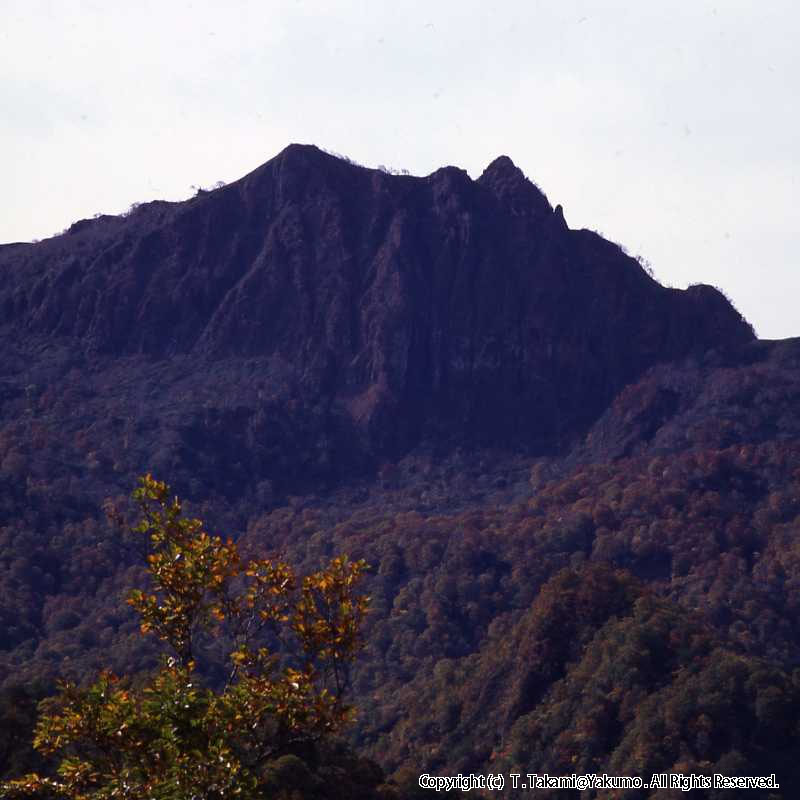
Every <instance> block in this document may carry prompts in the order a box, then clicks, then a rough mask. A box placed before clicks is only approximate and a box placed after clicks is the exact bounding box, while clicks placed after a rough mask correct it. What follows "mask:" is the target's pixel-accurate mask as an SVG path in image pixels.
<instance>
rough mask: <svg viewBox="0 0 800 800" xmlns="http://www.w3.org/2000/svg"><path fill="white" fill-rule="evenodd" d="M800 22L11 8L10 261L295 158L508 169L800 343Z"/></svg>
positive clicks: (442, 6)
mask: <svg viewBox="0 0 800 800" xmlns="http://www.w3.org/2000/svg"><path fill="white" fill-rule="evenodd" d="M799 9H800V6H798V5H797V4H796V3H794V2H789V1H788V0H786V2H783V1H778V2H772V0H759V2H738V1H737V0H718V2H716V3H714V2H704V1H703V0H688V1H683V0H672V2H669V3H665V2H655V0H637V1H636V2H601V1H598V2H579V1H578V0H552V1H551V0H542V1H541V2H536V1H535V0H522V1H521V2H501V1H500V0H493V2H489V0H482V1H481V2H471V0H458V1H457V2H449V0H448V1H447V2H435V0H428V2H402V0H393V1H392V2H391V3H389V2H381V0H371V1H370V2H333V1H332V0H326V1H325V2H322V1H320V2H304V1H303V0H291V1H288V0H287V2H272V1H271V0H258V1H257V2H246V1H239V0H227V2H224V3H223V2H207V1H204V0H194V2H170V0H159V1H158V2H147V0H135V2H131V0H126V1H125V2H117V0H94V1H93V2H89V1H88V0H52V2H43V1H42V0H0V109H2V111H0V180H2V182H3V190H2V197H3V199H2V200H0V242H8V241H20V240H22V241H24V240H30V239H32V238H44V237H46V236H49V235H52V234H54V233H56V232H58V231H59V230H61V229H63V228H64V227H66V226H68V225H69V224H70V223H71V222H73V221H75V220H77V219H81V218H84V217H88V216H92V215H93V214H95V213H97V212H106V213H118V212H120V211H123V210H124V209H125V208H127V207H128V206H129V205H130V204H131V203H133V202H135V201H144V200H150V199H155V198H165V199H179V198H184V197H187V196H189V195H191V194H193V191H192V188H191V187H192V185H201V186H210V185H211V184H213V183H215V182H216V181H219V180H224V181H230V180H234V179H236V178H238V177H240V176H241V175H243V174H245V173H247V172H249V171H250V170H252V169H254V168H255V167H257V166H258V165H259V164H261V163H262V162H264V161H266V160H267V159H269V158H271V157H272V156H273V155H275V154H276V153H277V152H278V151H280V150H281V149H283V147H285V146H286V145H287V144H288V143H290V142H306V143H313V144H317V145H319V146H321V147H324V148H326V149H328V150H332V151H336V152H340V153H343V154H346V155H348V156H349V157H351V158H353V159H354V160H356V161H358V162H360V163H362V164H365V165H367V166H376V165H378V164H385V165H388V166H391V167H394V168H405V169H408V170H410V171H411V172H412V173H414V174H427V173H429V172H432V171H433V170H434V169H436V168H437V167H439V166H443V165H446V164H455V165H457V166H460V167H463V168H465V169H466V170H467V171H468V172H469V173H470V174H471V175H472V176H473V177H477V176H478V175H479V174H480V173H481V171H482V170H483V169H484V167H485V166H486V165H487V164H488V163H489V162H490V161H491V160H492V159H493V158H494V157H495V156H497V155H500V154H502V153H505V154H507V155H509V156H511V158H512V159H513V160H514V161H515V163H516V164H517V165H518V166H520V167H521V168H522V169H523V170H524V171H525V173H526V174H527V175H528V177H530V178H531V179H532V180H534V181H535V182H536V183H537V184H539V186H540V187H541V188H542V189H543V190H544V191H545V192H546V194H547V195H548V197H549V199H550V201H551V202H552V203H553V204H556V203H561V204H562V205H563V207H564V213H565V216H566V219H567V222H568V224H569V225H570V227H573V228H578V227H588V228H593V229H594V230H598V231H600V232H601V233H603V234H604V235H605V236H606V237H608V238H610V239H613V240H614V241H617V242H620V243H621V244H623V245H624V246H625V247H626V249H627V250H628V251H629V252H630V253H631V254H633V255H641V256H643V257H644V258H646V259H647V260H648V261H650V263H651V264H652V266H653V268H654V270H655V273H656V277H658V278H659V280H661V281H662V282H664V283H668V284H671V285H673V286H681V287H683V286H685V285H687V284H688V283H695V282H704V283H712V284H715V285H717V286H719V287H720V288H722V289H724V291H725V292H726V293H727V294H728V295H729V296H730V297H731V299H732V300H733V301H734V303H735V304H736V306H737V307H738V308H739V310H740V311H742V312H743V313H744V314H745V316H746V317H747V318H748V319H749V320H750V321H751V322H752V323H753V324H754V325H755V327H756V331H757V333H758V334H759V335H760V336H762V337H767V338H776V337H784V336H792V335H800V319H799V318H798V315H797V313H796V310H795V309H796V304H797V300H798V289H800V273H799V272H798V269H797V267H798V256H797V252H798V249H800V248H799V245H800V242H798V228H799V227H800V226H799V225H798V222H799V221H800V211H798V209H799V208H800V204H798V201H797V189H798V147H799V146H800V57H798V51H800V46H799V45H798V42H800V10H799Z"/></svg>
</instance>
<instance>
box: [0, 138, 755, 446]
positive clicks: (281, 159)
mask: <svg viewBox="0 0 800 800" xmlns="http://www.w3.org/2000/svg"><path fill="white" fill-rule="evenodd" d="M0 275H2V279H1V280H0V286H1V288H0V323H2V328H3V329H4V330H5V331H6V335H8V336H11V335H13V336H15V337H16V338H17V339H21V340H23V341H24V339H25V337H38V338H41V337H47V338H49V339H53V338H56V339H59V340H62V341H65V342H71V343H72V344H71V345H70V346H71V347H75V348H78V349H81V350H82V351H83V352H88V353H91V354H95V355H96V357H98V358H102V359H112V360H113V359H115V358H118V357H122V356H125V357H127V356H133V355H137V354H143V355H146V356H148V357H150V358H151V359H152V358H155V359H170V358H172V357H174V356H189V357H191V358H194V359H196V360H197V363H198V365H200V364H205V363H212V364H219V363H220V361H230V360H239V359H248V358H250V359H257V360H258V364H259V369H260V370H262V371H261V373H260V375H259V378H260V379H261V380H262V381H266V382H267V383H268V385H269V395H270V397H271V402H274V401H275V398H282V399H283V400H284V401H285V403H286V404H287V406H286V407H289V406H290V405H291V402H292V398H294V397H295V396H298V397H301V398H302V402H303V403H304V404H305V405H307V406H313V407H319V406H323V407H324V408H325V410H326V411H325V413H326V414H329V415H330V419H331V420H338V422H331V423H330V424H331V425H335V426H338V430H339V432H340V433H341V430H343V429H344V428H343V426H345V427H347V426H352V429H353V430H354V431H355V432H356V435H357V436H358V437H360V439H361V440H362V443H363V445H364V447H365V448H366V451H367V452H370V453H373V454H382V455H385V456H393V455H397V454H399V453H401V452H402V451H404V450H406V449H408V448H409V447H411V446H413V445H414V444H415V443H416V442H418V441H420V440H421V439H432V440H437V441H444V442H447V441H453V442H455V441H458V442H459V443H463V442H473V443H475V444H481V443H487V442H492V443H493V444H502V445H509V446H513V447H518V448H521V449H523V450H527V451H530V452H553V451H559V450H563V449H564V447H566V445H568V444H569V443H571V442H573V441H574V440H575V439H576V437H577V436H578V435H580V434H581V433H582V432H584V431H585V430H586V429H587V428H588V426H589V425H590V424H591V423H592V422H593V421H594V420H595V419H597V417H598V416H599V415H600V414H601V413H602V412H603V410H604V409H605V408H606V407H607V406H608V404H609V403H610V401H611V400H612V398H613V397H614V396H615V395H616V393H617V392H618V391H619V390H620V389H621V388H622V387H623V386H625V385H626V384H628V383H630V382H631V381H633V380H635V379H637V378H638V377H639V376H640V375H642V374H643V373H644V372H645V371H646V370H647V369H648V368H650V367H652V366H653V365H654V364H657V363H660V362H667V361H672V360H676V359H681V358H683V357H685V356H687V355H690V354H692V353H698V354H703V353H705V352H706V351H708V350H711V349H715V350H719V351H724V350H725V349H726V348H731V347H738V346H740V345H742V344H744V343H746V342H748V341H750V340H751V339H753V333H752V329H751V328H750V326H749V325H748V324H747V323H746V322H745V321H744V320H743V319H742V318H741V316H740V315H739V314H738V313H737V312H736V311H735V310H734V309H733V308H732V306H731V305H730V304H729V303H728V302H727V300H726V299H725V298H724V297H723V296H722V295H721V294H720V293H719V292H718V291H717V290H715V289H713V288H711V287H708V286H695V287H692V288H690V289H688V290H686V291H679V290H674V289H666V288H664V287H662V286H660V285H659V284H657V283H656V282H655V281H653V280H652V279H651V278H650V277H649V276H648V275H647V274H646V273H645V271H644V270H643V269H642V268H641V267H640V266H639V264H638V263H637V262H636V261H635V260H633V259H631V258H629V257H628V256H626V255H625V254H624V253H623V252H622V250H621V249H620V248H619V247H618V246H616V245H614V244H612V243H610V242H608V241H605V240H604V239H602V238H601V237H600V236H598V235H597V234H595V233H592V232H590V231H586V230H580V231H572V230H569V229H568V228H567V226H566V224H565V222H564V217H563V214H562V213H561V209H560V207H557V208H556V210H555V211H554V210H553V209H552V207H551V206H550V204H549V202H548V201H547V198H546V197H545V196H544V194H543V193H542V192H541V191H540V190H539V189H538V188H537V187H536V186H535V185H534V184H532V183H531V182H530V181H528V180H527V179H526V178H525V176H524V175H523V174H522V173H521V172H520V170H519V169H517V168H516V167H515V166H514V165H513V163H512V162H511V160H510V159H508V158H507V157H505V156H503V157H500V158H498V159H497V160H495V161H494V162H493V163H492V164H491V165H490V166H489V167H488V168H487V169H486V171H485V172H484V174H483V175H482V176H481V177H480V178H479V179H478V180H477V181H472V180H471V179H470V178H469V176H468V175H467V174H466V173H465V172H463V171H462V170H459V169H456V168H454V167H445V168H443V169H440V170H437V171H436V172H434V173H433V174H431V175H429V176H428V177H425V178H415V177H409V176H393V175H387V174H385V173H383V172H379V171H375V170H369V169H365V168H362V167H358V166H355V165H353V164H350V163H348V162H346V161H343V160H340V159H337V158H334V157H332V156H329V155H327V154H325V153H323V152H322V151H320V150H318V149H316V148H314V147H310V146H300V145H292V146H290V147H288V148H287V149H286V150H284V151H283V152H282V153H280V154H279V155H278V156H276V157H275V158H273V159H272V160H271V161H269V162H268V163H266V164H264V165H263V166H262V167H259V168H258V169H257V170H255V171H254V172H252V173H251V174H249V175H247V176H246V177H244V178H242V179H241V180H239V181H237V182H236V183H233V184H230V185H228V186H225V187H223V188H221V189H218V190H215V191H212V192H204V193H200V194H199V195H198V196H197V197H195V198H194V199H192V200H189V201H186V202H184V203H163V202H154V203H149V204H146V205H143V206H140V207H139V208H138V209H136V210H135V211H133V212H132V213H131V214H129V215H128V216H127V217H101V218H98V219H96V220H89V221H81V222H79V223H76V224H75V225H73V226H72V227H71V228H70V229H69V231H67V232H66V233H65V234H63V235H61V236H59V237H56V238H53V239H50V240H47V241H44V242H41V243H38V244H35V245H9V246H5V247H2V248H0ZM250 412H251V414H256V413H262V415H263V413H264V412H263V409H261V410H260V411H259V409H255V408H254V409H250ZM282 413H283V412H282Z"/></svg>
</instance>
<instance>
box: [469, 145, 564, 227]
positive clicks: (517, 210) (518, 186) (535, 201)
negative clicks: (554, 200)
mask: <svg viewBox="0 0 800 800" xmlns="http://www.w3.org/2000/svg"><path fill="white" fill-rule="evenodd" d="M478 183H479V184H480V185H481V186H483V187H485V188H487V189H488V190H489V191H491V192H492V193H493V194H494V195H495V196H496V197H497V198H498V199H499V200H500V201H501V202H502V203H503V204H504V205H506V206H507V207H508V208H509V209H510V210H511V212H512V213H513V214H515V215H543V214H549V213H552V211H553V209H552V206H551V205H550V203H549V202H548V200H547V197H546V195H545V194H544V192H542V190H541V189H540V188H539V187H538V186H536V184H535V183H533V182H532V181H530V180H529V179H528V178H527V177H526V176H525V173H524V172H523V171H522V170H521V169H520V168H519V167H518V166H517V165H516V164H515V163H514V162H513V161H512V160H511V159H510V158H509V157H508V156H498V157H497V158H496V159H495V160H494V161H492V163H491V164H489V166H488V167H486V169H485V170H484V171H483V174H482V175H481V176H480V178H478Z"/></svg>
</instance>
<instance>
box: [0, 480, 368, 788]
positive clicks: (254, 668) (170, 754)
mask: <svg viewBox="0 0 800 800" xmlns="http://www.w3.org/2000/svg"><path fill="white" fill-rule="evenodd" d="M133 498H134V501H135V503H136V505H137V506H138V509H139V511H140V514H141V519H140V521H139V523H138V524H137V525H136V526H135V527H133V531H134V532H135V533H136V534H137V535H138V536H140V537H142V538H143V540H144V542H145V544H146V551H147V552H146V558H147V567H148V572H149V573H150V576H151V579H152V584H153V586H152V592H146V591H142V590H137V591H134V592H132V593H131V595H130V597H129V600H128V602H129V603H130V605H131V606H133V608H134V609H135V610H136V611H137V612H138V614H139V615H140V617H141V630H142V632H143V633H148V632H152V633H153V634H155V635H156V636H157V637H158V638H159V639H161V640H162V641H163V642H164V643H165V644H166V645H167V648H168V650H169V654H168V655H165V656H164V657H163V660H162V664H161V666H160V668H159V669H158V670H157V672H156V673H155V674H154V675H153V676H152V677H150V678H149V679H147V680H144V681H141V680H140V681H136V680H132V679H130V678H119V677H117V676H116V675H114V674H112V673H110V672H104V673H102V674H101V675H100V676H99V678H98V679H97V680H96V681H95V682H94V683H93V684H92V685H90V686H89V687H88V688H81V687H78V686H76V685H75V684H69V683H67V684H62V685H61V687H60V692H59V694H58V695H57V696H56V697H54V698H52V699H50V700H48V701H45V703H44V704H43V706H42V714H41V716H40V719H39V722H38V723H37V726H36V735H35V739H34V746H35V747H36V748H37V750H39V751H40V752H41V753H42V754H44V755H47V756H58V757H60V759H61V760H60V764H59V766H58V778H57V779H56V778H46V777H41V776H39V775H37V774H31V775H27V776H26V777H24V778H22V779H19V780H15V781H11V782H9V783H6V784H0V796H3V797H31V796H38V797H57V798H69V799H70V800H84V799H86V800H89V799H90V798H91V799H92V800H94V799H95V798H97V799H98V800H99V798H131V799H138V798H142V800H144V798H162V799H163V800H168V799H169V800H172V799H173V798H174V800H178V798H180V800H188V799H189V798H207V799H208V800H214V799H215V798H227V797H237V798H255V797H263V796H265V795H266V793H269V796H276V794H277V793H276V788H278V789H279V787H276V786H275V777H276V770H277V771H278V772H279V771H280V769H281V768H284V769H285V768H286V765H287V764H291V763H294V761H292V759H294V760H295V761H297V760H298V759H299V755H302V754H303V753H306V752H308V751H309V749H314V748H316V747H317V745H318V743H319V742H320V740H321V739H323V737H325V736H326V735H327V734H330V733H333V732H335V731H337V730H339V729H340V728H341V726H342V725H343V724H344V723H346V722H347V721H348V720H349V719H350V717H351V716H352V709H351V708H350V707H349V706H348V705H346V703H345V702H344V694H345V691H346V689H347V688H348V677H349V670H348V667H349V665H350V663H351V662H352V660H353V658H354V657H355V655H356V653H357V651H358V649H359V645H360V640H359V632H360V628H361V624H362V621H363V618H364V614H365V613H366V609H367V601H368V599H367V598H366V597H364V596H363V595H360V594H357V592H356V587H357V584H358V581H359V578H360V576H361V574H362V572H363V570H364V569H365V567H366V565H365V563H364V562H363V561H357V562H351V561H349V560H348V559H347V558H346V557H340V558H335V559H333V560H332V561H331V562H330V564H329V565H328V566H327V567H326V568H325V569H323V570H321V571H320V572H317V573H314V574H312V575H308V576H306V577H305V578H303V579H302V581H298V579H297V577H296V576H295V574H294V572H293V570H292V569H291V568H290V567H289V566H288V565H287V564H284V563H280V562H276V561H272V560H267V559H262V560H250V561H245V560H243V558H242V557H241V556H240V554H239V551H238V549H237V547H236V545H235V544H234V542H232V541H231V540H230V539H228V540H227V541H223V540H222V539H221V538H220V537H219V536H211V535H209V534H208V533H207V532H206V531H205V530H204V529H203V524H202V523H201V522H200V521H199V520H196V519H190V518H187V517H185V516H184V515H183V512H182V508H181V502H180V500H178V498H177V497H172V496H171V493H170V490H169V487H168V486H167V485H166V484H165V483H162V482H160V481H156V480H155V479H154V478H153V477H152V476H150V475H147V476H145V477H143V478H141V479H140V481H139V486H138V488H137V489H136V491H135V492H134V495H133ZM220 649H222V650H223V651H224V653H225V663H226V664H227V667H226V672H225V675H226V677H225V679H224V681H223V683H222V685H221V686H220V685H217V686H214V685H209V681H208V680H207V679H205V678H204V677H203V674H202V673H203V670H200V669H199V668H198V662H199V661H200V660H201V656H203V654H204V653H205V652H207V651H209V650H216V651H217V652H218V651H219V650H220ZM348 758H350V763H351V764H352V763H353V761H354V760H353V758H352V756H348ZM287 759H288V761H287ZM294 773H295V775H296V773H297V769H295V770H294ZM279 791H280V789H279Z"/></svg>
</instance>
